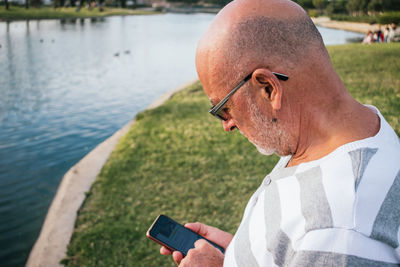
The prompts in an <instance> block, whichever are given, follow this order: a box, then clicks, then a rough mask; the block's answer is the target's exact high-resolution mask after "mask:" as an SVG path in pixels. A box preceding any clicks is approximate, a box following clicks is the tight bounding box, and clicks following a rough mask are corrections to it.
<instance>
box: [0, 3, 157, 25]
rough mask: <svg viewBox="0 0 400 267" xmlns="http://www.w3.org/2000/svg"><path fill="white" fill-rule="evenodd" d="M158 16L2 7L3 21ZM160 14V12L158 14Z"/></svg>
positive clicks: (108, 10) (123, 11) (118, 11)
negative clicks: (7, 8)
mask: <svg viewBox="0 0 400 267" xmlns="http://www.w3.org/2000/svg"><path fill="white" fill-rule="evenodd" d="M147 14H156V12H148V11H141V10H132V9H122V8H108V7H105V8H104V10H103V11H102V12H100V11H99V9H98V8H93V9H87V8H82V9H80V11H79V12H77V11H76V7H63V8H53V7H41V8H34V7H31V8H29V9H25V8H23V7H17V6H11V8H10V10H6V9H5V7H4V6H0V21H1V20H27V19H67V18H92V17H105V16H123V15H147ZM157 14H159V12H158V13H157Z"/></svg>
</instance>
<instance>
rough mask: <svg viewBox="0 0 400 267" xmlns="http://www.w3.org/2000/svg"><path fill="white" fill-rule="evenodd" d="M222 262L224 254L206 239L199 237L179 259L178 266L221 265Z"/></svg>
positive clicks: (204, 266) (207, 266) (203, 266)
mask: <svg viewBox="0 0 400 267" xmlns="http://www.w3.org/2000/svg"><path fill="white" fill-rule="evenodd" d="M223 264H224V254H222V252H221V251H219V249H216V248H215V247H214V246H213V245H211V244H210V243H208V242H207V241H206V240H204V239H199V240H197V241H196V243H194V248H192V249H189V251H188V254H187V255H186V257H185V258H184V259H183V260H181V262H180V263H179V267H188V266H190V267H222V265H223Z"/></svg>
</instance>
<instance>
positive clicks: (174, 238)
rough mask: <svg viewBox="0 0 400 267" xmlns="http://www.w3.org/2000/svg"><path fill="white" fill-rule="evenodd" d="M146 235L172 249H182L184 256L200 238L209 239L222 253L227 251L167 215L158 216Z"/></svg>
mask: <svg viewBox="0 0 400 267" xmlns="http://www.w3.org/2000/svg"><path fill="white" fill-rule="evenodd" d="M146 236H147V237H148V238H150V239H151V240H153V241H155V242H157V243H159V244H160V245H163V246H165V247H167V248H168V249H169V250H171V251H174V250H177V251H180V252H181V253H182V254H183V256H186V255H187V253H188V251H189V249H191V248H194V243H195V242H196V241H197V240H199V239H204V240H207V241H208V242H209V243H210V244H211V245H213V246H214V247H216V248H217V249H219V250H220V251H221V252H222V253H225V250H224V249H223V248H222V247H220V246H218V245H217V244H215V243H213V242H211V241H210V240H208V239H206V238H204V237H202V236H201V235H199V234H197V233H195V232H193V231H192V230H190V229H188V228H186V227H185V226H183V225H181V224H179V223H177V222H176V221H174V220H172V219H171V218H169V217H167V216H165V215H159V216H158V217H157V218H156V220H155V221H154V222H153V224H152V225H151V226H150V228H149V230H147V233H146Z"/></svg>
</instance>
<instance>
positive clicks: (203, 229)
mask: <svg viewBox="0 0 400 267" xmlns="http://www.w3.org/2000/svg"><path fill="white" fill-rule="evenodd" d="M185 227H186V228H188V229H190V230H192V231H193V232H195V233H198V234H199V235H201V236H203V237H207V234H208V229H207V225H205V224H202V223H199V222H195V223H187V224H185Z"/></svg>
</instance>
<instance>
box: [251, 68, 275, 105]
mask: <svg viewBox="0 0 400 267" xmlns="http://www.w3.org/2000/svg"><path fill="white" fill-rule="evenodd" d="M251 79H252V82H253V84H255V85H256V87H257V88H258V89H259V90H260V91H261V96H262V97H263V98H264V99H265V100H267V101H268V102H269V103H270V104H271V107H272V109H274V110H279V109H280V108H281V101H282V86H281V83H280V82H279V80H278V78H277V77H276V76H275V75H274V74H273V73H272V72H271V71H269V70H267V69H256V70H255V71H254V72H253V75H252V77H251Z"/></svg>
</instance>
